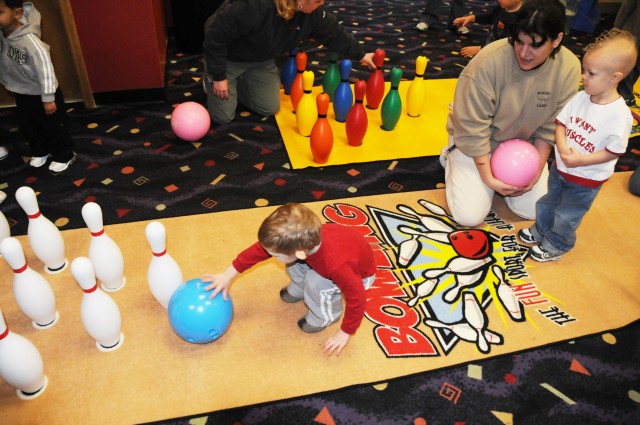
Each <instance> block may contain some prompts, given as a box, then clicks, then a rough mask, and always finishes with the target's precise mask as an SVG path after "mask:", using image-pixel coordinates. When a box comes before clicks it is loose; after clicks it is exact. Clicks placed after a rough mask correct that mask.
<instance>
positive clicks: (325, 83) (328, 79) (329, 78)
mask: <svg viewBox="0 0 640 425" xmlns="http://www.w3.org/2000/svg"><path fill="white" fill-rule="evenodd" d="M338 84H340V71H339V70H338V54H337V53H335V52H329V66H327V70H326V71H325V72H324V76H323V77H322V90H323V91H324V92H325V93H327V94H328V95H329V102H333V95H334V93H335V91H336V88H338Z"/></svg>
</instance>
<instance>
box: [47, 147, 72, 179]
mask: <svg viewBox="0 0 640 425" xmlns="http://www.w3.org/2000/svg"><path fill="white" fill-rule="evenodd" d="M77 157H78V155H76V153H75V152H74V153H73V157H72V158H71V159H70V160H68V161H67V162H56V161H51V164H49V171H51V174H54V175H55V174H59V173H61V172H63V171H64V170H66V169H67V168H69V165H71V164H73V162H74V161H75V160H76V158H77Z"/></svg>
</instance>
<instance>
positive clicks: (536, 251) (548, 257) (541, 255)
mask: <svg viewBox="0 0 640 425" xmlns="http://www.w3.org/2000/svg"><path fill="white" fill-rule="evenodd" d="M530 254H531V258H533V259H534V260H536V261H539V262H541V263H544V262H545V261H557V260H559V259H561V258H562V254H552V253H550V252H549V251H547V250H545V249H544V248H542V246H541V245H536V246H532V247H531V251H530Z"/></svg>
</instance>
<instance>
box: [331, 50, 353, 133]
mask: <svg viewBox="0 0 640 425" xmlns="http://www.w3.org/2000/svg"><path fill="white" fill-rule="evenodd" d="M350 74H351V61H350V60H349V59H343V60H342V61H341V62H340V78H341V80H340V84H338V87H337V88H336V92H335V93H334V95H333V112H334V113H335V115H336V121H338V122H345V121H346V120H347V114H348V113H349V110H350V109H351V106H353V92H352V91H351V85H350V84H349V75H350Z"/></svg>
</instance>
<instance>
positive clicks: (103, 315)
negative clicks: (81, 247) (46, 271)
mask: <svg viewBox="0 0 640 425" xmlns="http://www.w3.org/2000/svg"><path fill="white" fill-rule="evenodd" d="M71 274H72V275H73V277H74V278H75V280H76V282H78V285H80V288H82V292H83V294H82V302H81V303H80V319H81V320H82V324H83V325H84V328H85V329H86V331H87V333H88V334H89V335H90V336H91V338H93V339H95V340H96V347H98V350H100V351H105V352H108V351H113V350H117V349H118V348H119V347H120V346H121V345H122V343H123V342H124V335H123V334H122V317H121V315H120V309H119V308H118V305H117V304H116V302H115V301H114V300H113V299H112V298H111V297H110V296H109V294H107V293H106V292H103V291H102V290H101V289H100V288H98V284H97V283H96V275H95V272H94V269H93V264H91V260H89V259H88V258H87V257H78V258H76V259H75V260H73V261H72V262H71Z"/></svg>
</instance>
